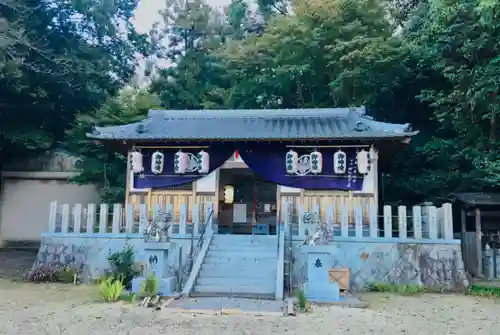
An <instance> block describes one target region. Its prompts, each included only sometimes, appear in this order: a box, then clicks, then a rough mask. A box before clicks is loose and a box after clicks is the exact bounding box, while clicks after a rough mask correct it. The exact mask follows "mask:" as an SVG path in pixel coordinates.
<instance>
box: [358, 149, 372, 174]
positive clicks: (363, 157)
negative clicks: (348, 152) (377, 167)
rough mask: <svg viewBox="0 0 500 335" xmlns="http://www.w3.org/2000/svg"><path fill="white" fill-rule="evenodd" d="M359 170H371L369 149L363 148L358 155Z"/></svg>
mask: <svg viewBox="0 0 500 335" xmlns="http://www.w3.org/2000/svg"><path fill="white" fill-rule="evenodd" d="M356 159H357V166H358V172H359V173H360V174H367V173H368V171H370V166H369V165H370V161H369V159H368V151H366V150H363V149H361V150H360V151H358V153H357V155H356Z"/></svg>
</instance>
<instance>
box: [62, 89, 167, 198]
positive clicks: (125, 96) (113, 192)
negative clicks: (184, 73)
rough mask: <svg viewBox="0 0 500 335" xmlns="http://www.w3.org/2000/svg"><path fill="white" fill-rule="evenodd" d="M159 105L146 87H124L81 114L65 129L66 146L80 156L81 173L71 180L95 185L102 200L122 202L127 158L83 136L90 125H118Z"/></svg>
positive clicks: (131, 120) (141, 115)
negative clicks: (98, 105) (101, 103)
mask: <svg viewBox="0 0 500 335" xmlns="http://www.w3.org/2000/svg"><path fill="white" fill-rule="evenodd" d="M153 108H160V101H159V99H158V97H157V96H156V95H154V94H151V93H149V92H148V91H146V90H137V89H133V88H127V89H124V90H122V91H121V92H120V93H119V94H118V95H117V96H115V97H111V98H109V99H108V100H107V101H106V102H105V103H104V104H103V105H102V106H101V107H100V108H99V109H97V110H94V111H93V112H87V113H82V114H81V115H79V116H78V117H77V119H76V121H75V122H74V124H73V127H72V128H71V129H70V130H69V131H68V132H67V138H66V141H65V146H66V149H67V150H68V151H70V152H72V153H74V154H76V155H78V156H79V157H80V160H79V162H78V163H77V166H76V167H77V168H79V169H81V174H80V175H79V176H77V177H75V178H74V179H73V180H72V181H73V182H74V183H77V184H93V185H96V186H97V187H98V189H99V190H100V194H101V199H102V201H103V202H109V203H115V202H118V203H119V202H122V201H123V199H124V198H125V181H126V175H125V174H126V165H127V158H126V155H124V153H122V152H116V151H115V150H116V148H108V147H105V146H104V145H103V144H98V143H96V142H95V141H93V140H90V139H88V138H87V136H86V134H87V133H89V132H91V131H92V128H93V127H94V126H111V125H122V124H127V123H132V122H137V121H140V120H142V119H144V118H145V117H146V116H147V113H148V110H149V109H153Z"/></svg>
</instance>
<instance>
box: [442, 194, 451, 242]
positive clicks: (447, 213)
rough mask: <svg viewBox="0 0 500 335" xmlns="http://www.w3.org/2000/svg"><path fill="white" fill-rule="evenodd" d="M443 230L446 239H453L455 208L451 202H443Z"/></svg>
mask: <svg viewBox="0 0 500 335" xmlns="http://www.w3.org/2000/svg"><path fill="white" fill-rule="evenodd" d="M443 230H444V238H445V239H446V240H453V209H452V207H451V204H450V203H445V204H443Z"/></svg>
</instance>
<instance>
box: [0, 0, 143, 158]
mask: <svg viewBox="0 0 500 335" xmlns="http://www.w3.org/2000/svg"><path fill="white" fill-rule="evenodd" d="M136 6H137V0H121V1H118V2H116V1H113V0H105V1H97V2H96V1H87V0H82V1H59V0H57V1H41V0H20V1H12V0H1V1H0V164H2V162H5V161H6V160H9V159H16V158H19V157H22V156H25V155H26V154H29V153H39V152H41V151H42V152H43V151H45V150H47V149H49V148H51V147H52V146H54V145H55V144H56V143H57V142H58V141H60V140H62V139H63V137H64V132H65V129H67V127H68V126H69V125H70V123H71V122H72V121H73V119H74V116H75V115H76V114H78V113H81V112H83V111H87V110H91V109H93V108H97V107H99V105H100V104H102V103H103V102H104V101H105V100H106V99H107V97H108V96H110V95H112V94H115V93H116V92H117V91H118V90H119V89H120V88H121V87H122V86H123V85H124V84H125V83H127V82H128V81H129V79H130V77H131V76H132V75H133V74H134V72H135V69H136V54H137V53H142V54H148V52H149V51H151V48H150V43H149V42H148V38H147V36H146V35H141V34H138V33H137V32H136V31H135V29H134V27H133V26H132V24H131V23H130V22H131V20H130V19H131V18H132V15H133V11H134V9H135V7H136Z"/></svg>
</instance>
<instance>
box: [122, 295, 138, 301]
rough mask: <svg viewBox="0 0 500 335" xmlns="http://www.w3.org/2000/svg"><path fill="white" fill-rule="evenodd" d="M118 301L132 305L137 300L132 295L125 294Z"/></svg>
mask: <svg viewBox="0 0 500 335" xmlns="http://www.w3.org/2000/svg"><path fill="white" fill-rule="evenodd" d="M120 300H122V301H125V302H129V303H134V302H136V300H137V296H136V295H135V294H134V293H125V294H122V296H121V297H120Z"/></svg>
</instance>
